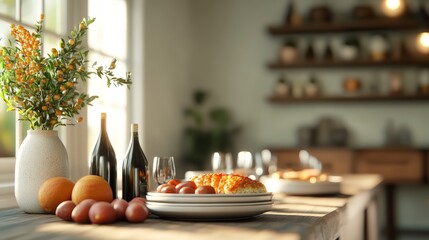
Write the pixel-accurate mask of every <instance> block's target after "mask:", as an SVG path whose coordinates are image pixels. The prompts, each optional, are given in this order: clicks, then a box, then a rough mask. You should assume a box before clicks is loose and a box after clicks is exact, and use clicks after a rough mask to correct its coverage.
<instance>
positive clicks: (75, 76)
mask: <svg viewBox="0 0 429 240" xmlns="http://www.w3.org/2000/svg"><path fill="white" fill-rule="evenodd" d="M94 20H95V19H83V20H82V22H81V23H80V24H79V27H76V28H75V29H74V30H73V31H72V32H71V35H70V36H69V37H68V39H67V40H64V39H61V41H60V43H59V48H58V49H57V48H52V49H51V51H50V53H48V54H47V56H43V55H42V52H41V34H42V30H43V29H42V26H43V14H42V15H41V18H40V21H38V22H37V24H36V25H35V27H36V31H35V32H33V33H31V32H29V31H28V30H27V29H25V28H24V27H23V26H15V25H13V24H12V26H11V35H12V37H13V38H14V39H15V41H14V42H12V41H9V45H8V46H1V47H0V50H1V52H0V97H1V98H2V99H3V100H4V102H5V103H6V105H7V106H8V110H9V111H18V112H19V114H20V116H21V118H20V120H24V121H28V122H29V125H30V128H31V130H29V131H28V132H27V137H26V138H25V140H24V141H23V143H22V145H21V146H20V148H19V151H18V153H17V156H16V167H15V197H16V199H17V202H18V205H19V207H20V208H22V209H23V210H24V211H26V212H30V213H41V212H43V210H42V209H41V208H40V206H39V204H38V199H37V196H38V189H39V186H40V185H41V184H42V183H43V182H44V181H45V180H47V179H48V178H50V177H54V176H66V177H68V175H69V170H68V157H67V151H66V149H65V147H64V145H63V144H62V142H61V140H60V139H59V137H58V133H57V131H55V130H54V129H55V128H56V127H58V126H66V125H74V124H76V123H79V122H81V121H82V117H81V116H79V112H80V111H81V110H82V108H84V107H85V106H87V105H91V102H92V101H94V100H95V99H96V98H97V96H89V95H88V94H86V93H85V92H83V91H81V90H80V88H79V87H78V86H79V84H80V83H83V82H85V81H87V80H89V79H90V76H91V75H97V76H98V77H100V78H105V79H106V80H107V85H108V86H110V85H111V84H113V85H115V86H120V85H127V86H128V85H129V84H131V76H130V73H126V76H125V78H118V77H115V76H114V74H113V70H114V69H115V65H116V64H115V62H116V60H113V61H112V62H111V64H110V65H109V66H108V67H104V66H98V65H97V63H94V64H93V65H92V67H88V63H89V61H88V60H87V56H88V50H87V49H85V47H84V45H83V44H82V43H83V37H84V36H85V35H86V33H87V31H88V26H89V25H90V24H91V23H93V22H94Z"/></svg>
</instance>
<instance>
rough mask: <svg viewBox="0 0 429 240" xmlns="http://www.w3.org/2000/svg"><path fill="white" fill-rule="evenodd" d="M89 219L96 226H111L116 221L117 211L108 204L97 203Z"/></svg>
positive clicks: (90, 211)
mask: <svg viewBox="0 0 429 240" xmlns="http://www.w3.org/2000/svg"><path fill="white" fill-rule="evenodd" d="M89 219H90V220H91V223H95V224H110V223H114V222H115V221H116V211H115V209H113V206H112V204H110V203H108V202H96V203H94V204H93V205H92V206H91V208H90V209H89Z"/></svg>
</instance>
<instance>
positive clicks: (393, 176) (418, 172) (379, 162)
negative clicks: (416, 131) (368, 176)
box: [355, 150, 423, 183]
mask: <svg viewBox="0 0 429 240" xmlns="http://www.w3.org/2000/svg"><path fill="white" fill-rule="evenodd" d="M355 157H356V173H376V174H380V175H381V176H382V177H383V179H384V181H386V182H390V183H395V182H421V181H422V180H423V153H422V152H420V151H415V150H363V151H357V152H356V156H355Z"/></svg>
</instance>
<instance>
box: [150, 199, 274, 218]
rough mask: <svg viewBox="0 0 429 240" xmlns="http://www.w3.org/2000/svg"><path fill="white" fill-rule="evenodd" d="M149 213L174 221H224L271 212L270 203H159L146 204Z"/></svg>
mask: <svg viewBox="0 0 429 240" xmlns="http://www.w3.org/2000/svg"><path fill="white" fill-rule="evenodd" d="M146 206H147V207H148V208H149V210H150V212H151V213H153V214H155V215H157V216H159V217H161V218H168V219H175V220H205V221H220V220H222V221H224V220H229V221H230V220H238V219H244V218H250V217H253V216H256V215H259V214H262V213H264V212H267V211H269V210H271V207H272V201H271V200H270V201H265V202H257V203H228V204H226V203H224V204H222V203H219V204H216V203H204V204H196V203H192V204H189V203H160V202H150V201H149V202H147V204H146Z"/></svg>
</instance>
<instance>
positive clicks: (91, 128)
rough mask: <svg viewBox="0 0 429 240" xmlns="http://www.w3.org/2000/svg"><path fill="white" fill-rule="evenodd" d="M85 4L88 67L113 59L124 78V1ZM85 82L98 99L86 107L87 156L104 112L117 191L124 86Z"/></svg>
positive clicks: (124, 131)
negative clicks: (87, 19) (90, 23)
mask: <svg viewBox="0 0 429 240" xmlns="http://www.w3.org/2000/svg"><path fill="white" fill-rule="evenodd" d="M99 3H100V2H99V1H96V0H89V1H88V16H89V17H91V18H93V17H94V18H96V21H95V22H94V23H93V24H92V25H91V27H90V28H91V31H89V33H88V45H89V48H90V49H91V52H90V55H89V60H90V64H92V63H93V62H94V60H97V63H98V64H101V65H104V66H108V65H110V62H111V61H112V59H113V58H116V59H117V62H116V70H115V74H116V75H117V76H120V77H125V72H126V71H128V67H127V65H126V58H127V41H128V40H127V10H126V4H127V3H126V1H125V0H107V1H103V4H99ZM93 78H94V79H93V80H94V81H88V92H89V94H90V95H97V96H99V98H98V99H96V100H95V101H94V102H93V104H94V106H89V107H88V156H90V155H91V153H92V150H93V148H94V144H95V142H96V141H97V138H98V135H99V132H100V113H101V112H106V113H107V132H108V135H109V139H110V141H111V143H112V146H113V148H114V150H115V153H116V159H117V162H118V166H117V169H118V171H117V172H118V188H120V184H119V183H120V179H121V169H122V160H123V157H124V156H125V152H126V148H127V146H128V141H129V139H128V138H129V136H130V134H129V126H128V118H127V95H128V94H129V91H128V89H127V88H126V87H118V88H115V87H114V86H112V87H110V88H107V87H106V84H105V81H104V80H100V79H98V77H96V76H94V77H93Z"/></svg>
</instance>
